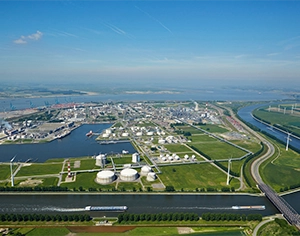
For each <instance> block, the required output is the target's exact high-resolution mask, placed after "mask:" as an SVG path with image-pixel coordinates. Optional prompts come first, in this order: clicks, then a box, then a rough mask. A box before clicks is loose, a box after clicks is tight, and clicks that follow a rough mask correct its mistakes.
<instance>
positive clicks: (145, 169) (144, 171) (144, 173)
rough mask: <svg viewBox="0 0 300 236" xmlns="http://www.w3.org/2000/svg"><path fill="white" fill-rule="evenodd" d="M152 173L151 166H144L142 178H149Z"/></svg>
mask: <svg viewBox="0 0 300 236" xmlns="http://www.w3.org/2000/svg"><path fill="white" fill-rule="evenodd" d="M150 172H151V167H150V166H143V167H142V169H141V175H142V176H147V175H148V174H149V173H150Z"/></svg>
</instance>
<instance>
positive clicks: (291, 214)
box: [230, 109, 300, 230]
mask: <svg viewBox="0 0 300 236" xmlns="http://www.w3.org/2000/svg"><path fill="white" fill-rule="evenodd" d="M230 114H231V115H232V117H233V118H234V119H236V120H238V119H237V118H236V116H235V114H234V113H233V112H232V110H231V109H230ZM241 125H243V126H244V127H245V128H247V130H248V131H249V132H251V133H252V134H255V136H256V137H257V138H258V139H259V140H260V141H261V142H263V143H264V145H265V146H266V148H267V151H266V153H264V154H263V155H262V156H261V157H259V158H258V159H256V160H255V161H254V162H253V163H252V165H251V174H252V176H253V178H254V180H255V182H256V183H257V185H258V187H259V189H260V190H261V191H262V192H263V193H264V194H265V196H266V197H267V198H268V199H269V200H270V202H272V203H273V205H274V206H275V207H276V208H277V209H278V210H279V211H280V212H281V213H282V215H283V216H284V217H285V219H286V220H287V221H288V222H289V223H290V224H292V225H295V226H296V227H297V228H298V229H299V230H300V216H299V214H298V213H297V212H296V211H295V210H294V209H293V207H292V206H290V205H289V204H288V203H287V202H286V201H285V200H284V199H283V198H282V197H280V196H279V195H278V194H277V193H276V192H275V191H274V190H273V189H272V188H271V187H269V186H268V185H267V184H265V183H264V182H263V180H262V178H261V176H260V174H259V167H260V165H261V164H262V163H263V162H264V161H266V160H267V159H268V158H270V157H272V156H273V155H274V153H275V148H274V146H273V145H272V144H271V143H270V142H269V141H268V140H266V139H265V138H263V137H262V136H260V135H259V134H258V133H257V132H254V131H253V130H252V129H250V128H249V127H248V126H246V125H245V124H243V123H242V122H241Z"/></svg>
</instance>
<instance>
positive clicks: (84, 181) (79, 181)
mask: <svg viewBox="0 0 300 236" xmlns="http://www.w3.org/2000/svg"><path fill="white" fill-rule="evenodd" d="M96 176H97V172H92V173H78V174H77V175H76V181H75V182H70V183H62V184H61V185H60V186H62V187H68V188H69V189H73V188H76V189H77V190H78V189H79V187H80V186H81V187H83V188H84V189H88V188H96V189H99V188H101V189H111V188H112V187H114V186H115V183H113V184H111V185H101V184H98V183H96V182H95V179H96Z"/></svg>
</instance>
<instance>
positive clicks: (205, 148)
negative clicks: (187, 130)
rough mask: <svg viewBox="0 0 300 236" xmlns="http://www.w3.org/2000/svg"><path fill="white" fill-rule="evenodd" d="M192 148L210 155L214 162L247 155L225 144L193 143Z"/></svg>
mask: <svg viewBox="0 0 300 236" xmlns="http://www.w3.org/2000/svg"><path fill="white" fill-rule="evenodd" d="M189 145H190V146H194V147H195V148H197V149H198V150H200V151H201V152H203V153H204V154H206V155H208V156H209V157H210V158H211V159H212V160H219V159H229V158H239V157H242V156H244V155H245V154H246V152H245V151H243V150H241V149H238V148H236V147H234V146H232V145H230V144H228V143H225V142H220V141H219V142H216V143H215V142H214V143H193V142H192V143H191V144H189Z"/></svg>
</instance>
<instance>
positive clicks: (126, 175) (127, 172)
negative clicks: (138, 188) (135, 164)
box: [120, 169, 138, 181]
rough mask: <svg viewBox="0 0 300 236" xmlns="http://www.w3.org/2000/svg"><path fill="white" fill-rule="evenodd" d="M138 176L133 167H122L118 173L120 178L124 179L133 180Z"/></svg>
mask: <svg viewBox="0 0 300 236" xmlns="http://www.w3.org/2000/svg"><path fill="white" fill-rule="evenodd" d="M137 177H138V173H137V171H136V170H134V169H124V170H122V171H121V173H120V178H121V180H124V181H134V180H136V179H137Z"/></svg>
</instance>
